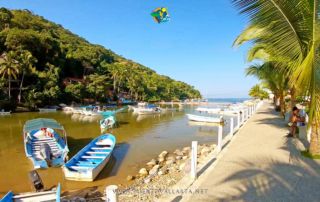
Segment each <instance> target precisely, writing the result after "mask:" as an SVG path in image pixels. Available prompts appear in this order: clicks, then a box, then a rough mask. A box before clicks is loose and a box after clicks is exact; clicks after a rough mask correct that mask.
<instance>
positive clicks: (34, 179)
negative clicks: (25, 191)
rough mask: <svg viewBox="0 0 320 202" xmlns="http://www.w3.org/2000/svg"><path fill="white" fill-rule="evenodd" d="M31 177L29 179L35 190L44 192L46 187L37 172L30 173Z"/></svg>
mask: <svg viewBox="0 0 320 202" xmlns="http://www.w3.org/2000/svg"><path fill="white" fill-rule="evenodd" d="M28 175H29V179H30V181H31V183H32V185H33V187H34V189H35V190H36V191H37V192H38V191H42V190H43V188H44V186H43V182H42V180H41V178H40V176H39V174H38V173H37V171H36V170H33V171H30V172H29V173H28Z"/></svg>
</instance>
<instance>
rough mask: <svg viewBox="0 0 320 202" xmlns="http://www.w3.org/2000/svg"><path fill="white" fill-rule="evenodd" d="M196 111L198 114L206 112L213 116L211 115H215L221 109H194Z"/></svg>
mask: <svg viewBox="0 0 320 202" xmlns="http://www.w3.org/2000/svg"><path fill="white" fill-rule="evenodd" d="M196 111H198V112H206V113H211V114H213V113H217V112H219V111H221V109H220V108H206V107H198V108H197V109H196Z"/></svg>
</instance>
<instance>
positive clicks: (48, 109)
mask: <svg viewBox="0 0 320 202" xmlns="http://www.w3.org/2000/svg"><path fill="white" fill-rule="evenodd" d="M56 111H57V109H56V108H39V112H56Z"/></svg>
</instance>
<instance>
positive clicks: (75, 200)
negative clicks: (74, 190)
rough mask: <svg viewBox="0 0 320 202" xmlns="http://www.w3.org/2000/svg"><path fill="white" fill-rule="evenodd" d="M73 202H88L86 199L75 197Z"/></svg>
mask: <svg viewBox="0 0 320 202" xmlns="http://www.w3.org/2000/svg"><path fill="white" fill-rule="evenodd" d="M71 202H86V199H84V198H82V197H74V198H72V199H71Z"/></svg>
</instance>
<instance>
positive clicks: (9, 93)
mask: <svg viewBox="0 0 320 202" xmlns="http://www.w3.org/2000/svg"><path fill="white" fill-rule="evenodd" d="M8 90H9V100H11V75H9V89H8Z"/></svg>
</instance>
